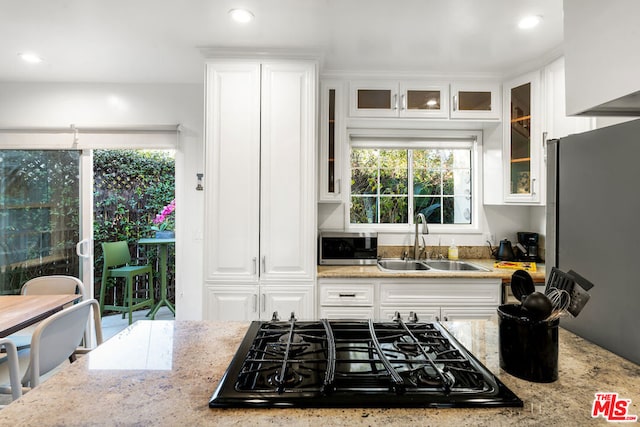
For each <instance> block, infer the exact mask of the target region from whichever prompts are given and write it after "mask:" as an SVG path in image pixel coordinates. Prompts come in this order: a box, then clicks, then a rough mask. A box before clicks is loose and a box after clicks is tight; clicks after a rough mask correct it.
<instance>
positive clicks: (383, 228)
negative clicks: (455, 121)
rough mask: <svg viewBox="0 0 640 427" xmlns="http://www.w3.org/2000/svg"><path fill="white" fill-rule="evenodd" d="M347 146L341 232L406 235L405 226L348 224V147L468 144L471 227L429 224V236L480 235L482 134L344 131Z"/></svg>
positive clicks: (409, 226) (408, 229)
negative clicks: (342, 227)
mask: <svg viewBox="0 0 640 427" xmlns="http://www.w3.org/2000/svg"><path fill="white" fill-rule="evenodd" d="M347 141H348V144H344V150H345V152H344V153H343V156H344V157H343V158H344V159H347V160H346V161H345V162H343V169H342V174H343V175H342V176H344V177H347V179H344V180H343V184H342V186H343V187H342V191H341V193H342V194H343V195H344V196H343V202H344V206H345V208H344V228H345V230H348V231H364V230H366V231H377V232H378V233H410V232H413V230H414V224H413V218H412V217H411V216H410V217H409V220H410V222H409V224H351V222H350V221H351V162H350V161H349V159H350V158H351V147H362V148H365V147H369V148H373V147H378V148H444V147H445V146H446V147H447V148H451V147H452V146H454V147H455V146H459V147H464V148H468V147H469V144H471V162H472V163H471V168H472V171H471V174H472V178H471V183H472V184H471V194H472V199H471V200H472V203H471V207H472V212H473V214H472V222H471V224H429V230H430V232H431V233H433V234H481V233H482V232H483V231H484V230H483V226H482V224H484V210H483V209H482V200H483V197H482V177H483V174H482V131H481V130H424V129H420V130H418V129H416V130H414V129H411V130H408V129H347Z"/></svg>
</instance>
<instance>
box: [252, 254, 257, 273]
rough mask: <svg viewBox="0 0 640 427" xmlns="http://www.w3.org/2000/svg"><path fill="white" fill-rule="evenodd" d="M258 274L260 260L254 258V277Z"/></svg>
mask: <svg viewBox="0 0 640 427" xmlns="http://www.w3.org/2000/svg"><path fill="white" fill-rule="evenodd" d="M256 274H258V258H256V257H253V275H254V276H255V275H256Z"/></svg>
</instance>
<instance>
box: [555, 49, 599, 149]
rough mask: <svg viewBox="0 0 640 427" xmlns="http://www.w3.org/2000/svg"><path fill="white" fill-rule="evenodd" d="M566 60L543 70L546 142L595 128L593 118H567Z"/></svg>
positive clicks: (560, 59) (558, 60) (560, 60)
mask: <svg viewBox="0 0 640 427" xmlns="http://www.w3.org/2000/svg"><path fill="white" fill-rule="evenodd" d="M564 64H565V62H564V58H559V59H557V60H555V61H553V62H552V63H551V64H549V65H547V66H546V67H544V70H543V76H542V77H543V81H542V85H543V93H544V112H543V131H542V133H543V138H544V140H548V139H556V138H563V137H565V136H568V135H571V134H575V133H581V132H587V131H589V130H592V129H594V128H595V123H594V119H593V118H589V117H572V116H567V112H566V106H565V105H566V104H565V87H566V85H565V68H564Z"/></svg>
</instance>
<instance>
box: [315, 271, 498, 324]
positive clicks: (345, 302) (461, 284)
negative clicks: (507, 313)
mask: <svg viewBox="0 0 640 427" xmlns="http://www.w3.org/2000/svg"><path fill="white" fill-rule="evenodd" d="M501 298H502V283H501V280H500V279H475V278H470V279H442V278H440V279H436V278H425V279H415V278H407V279H403V278H389V279H385V278H375V279H320V280H318V301H319V308H318V313H319V315H320V317H325V318H333V319H336V318H345V319H355V318H365V316H366V318H369V317H370V318H376V319H384V320H386V319H393V318H394V316H395V313H396V312H399V313H400V315H401V317H402V319H403V320H407V319H408V318H409V313H410V312H414V313H415V314H416V315H417V316H418V319H419V320H424V321H433V320H443V321H445V320H458V319H489V318H491V317H492V316H493V315H494V314H495V313H496V309H497V307H498V305H499V304H500V303H501Z"/></svg>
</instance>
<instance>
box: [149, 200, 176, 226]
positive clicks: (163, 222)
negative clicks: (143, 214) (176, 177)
mask: <svg viewBox="0 0 640 427" xmlns="http://www.w3.org/2000/svg"><path fill="white" fill-rule="evenodd" d="M175 210H176V199H173V200H172V201H171V202H170V203H169V204H168V205H167V206H165V207H164V208H162V211H160V213H159V214H157V215H156V217H155V218H154V219H153V224H154V225H153V226H152V227H151V229H152V230H155V231H164V230H166V229H167V227H168V226H169V224H170V223H171V219H170V218H169V216H170V215H171V214H172V213H173V211H175Z"/></svg>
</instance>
